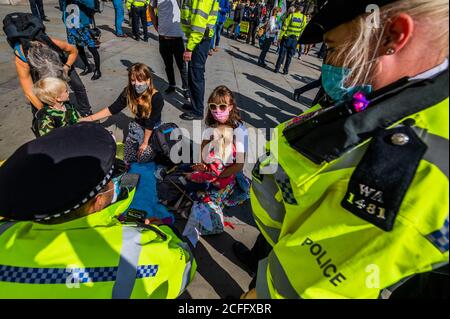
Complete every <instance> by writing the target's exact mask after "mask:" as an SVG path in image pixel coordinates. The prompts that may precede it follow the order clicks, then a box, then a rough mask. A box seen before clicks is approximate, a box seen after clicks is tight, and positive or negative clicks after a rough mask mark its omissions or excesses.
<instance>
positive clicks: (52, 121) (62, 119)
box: [36, 102, 81, 136]
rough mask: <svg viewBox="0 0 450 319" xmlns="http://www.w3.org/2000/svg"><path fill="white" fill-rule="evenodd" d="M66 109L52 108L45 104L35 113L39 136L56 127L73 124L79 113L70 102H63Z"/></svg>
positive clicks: (76, 120) (78, 117)
mask: <svg viewBox="0 0 450 319" xmlns="http://www.w3.org/2000/svg"><path fill="white" fill-rule="evenodd" d="M64 106H65V108H66V111H61V110H57V109H53V108H51V107H50V106H48V105H45V106H44V107H43V108H42V109H40V110H39V111H38V112H37V113H36V123H37V128H38V132H39V136H43V135H45V134H47V133H49V132H50V131H52V130H54V129H55V128H58V127H64V126H68V125H73V124H75V123H77V122H78V120H79V119H80V117H81V116H80V114H79V113H78V111H77V110H76V109H75V107H74V106H73V105H72V104H70V103H67V102H66V103H64Z"/></svg>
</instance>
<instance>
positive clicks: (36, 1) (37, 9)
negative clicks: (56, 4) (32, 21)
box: [29, 0, 50, 22]
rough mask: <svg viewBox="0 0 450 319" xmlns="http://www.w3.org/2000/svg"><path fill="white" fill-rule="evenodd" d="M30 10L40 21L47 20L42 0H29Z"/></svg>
mask: <svg viewBox="0 0 450 319" xmlns="http://www.w3.org/2000/svg"><path fill="white" fill-rule="evenodd" d="M29 2H30V8H31V12H32V13H33V15H34V16H36V17H38V18H40V19H41V20H42V21H45V22H49V21H50V19H48V18H47V16H46V15H45V12H44V3H43V0H29Z"/></svg>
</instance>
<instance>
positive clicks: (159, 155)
mask: <svg viewBox="0 0 450 319" xmlns="http://www.w3.org/2000/svg"><path fill="white" fill-rule="evenodd" d="M176 129H179V127H178V125H176V124H175V123H164V124H162V125H161V126H159V127H158V128H157V129H155V130H153V134H152V137H151V141H150V143H151V148H152V150H153V151H154V152H155V154H156V157H155V163H156V164H159V165H165V166H173V165H174V163H173V162H172V161H171V160H170V150H171V149H172V146H174V145H175V144H176V143H178V142H179V141H181V139H182V137H179V138H178V139H176V140H171V139H170V135H171V133H172V132H173V131H174V130H176Z"/></svg>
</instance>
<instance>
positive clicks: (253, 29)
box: [246, 21, 258, 45]
mask: <svg viewBox="0 0 450 319" xmlns="http://www.w3.org/2000/svg"><path fill="white" fill-rule="evenodd" d="M257 27H258V21H250V27H249V29H248V34H247V40H246V42H247V43H250V38H251V40H252V45H255V38H256V28H257Z"/></svg>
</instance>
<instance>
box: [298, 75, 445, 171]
mask: <svg viewBox="0 0 450 319" xmlns="http://www.w3.org/2000/svg"><path fill="white" fill-rule="evenodd" d="M402 82H403V83H404V82H405V81H404V79H403V81H402ZM374 93H375V94H376V93H377V92H374ZM385 95H387V96H388V97H387V98H386V99H385V100H383V101H381V102H379V103H378V104H376V105H372V106H371V107H370V108H368V109H367V110H365V111H363V112H361V113H356V114H353V115H351V116H348V117H345V118H341V119H339V120H337V121H334V122H331V123H329V124H324V125H322V126H319V127H317V128H315V129H314V130H312V131H311V132H309V133H307V134H305V135H304V136H303V137H301V138H300V139H299V140H298V141H297V142H296V149H297V150H298V151H300V152H301V153H302V154H303V155H304V156H306V157H307V158H309V159H310V160H312V161H313V162H314V163H316V164H321V163H323V162H331V161H333V160H335V159H337V158H339V157H340V156H341V155H343V154H344V153H346V152H348V151H349V150H351V149H352V148H354V147H355V146H357V145H359V144H360V143H361V142H363V141H364V140H366V139H368V138H370V137H372V136H373V134H374V133H375V132H376V131H378V130H380V129H386V128H388V127H389V126H391V125H393V124H395V123H396V122H398V121H401V120H402V119H403V118H406V117H408V116H410V115H413V114H415V113H418V112H420V111H422V110H425V109H427V108H429V107H432V106H435V105H436V104H438V103H440V102H442V101H443V100H445V99H446V98H448V96H449V78H448V68H447V69H446V70H444V71H443V72H441V73H439V74H438V75H436V76H435V77H433V78H429V79H424V80H414V81H411V82H410V83H409V84H408V85H407V86H406V87H405V88H401V89H400V91H399V92H395V93H393V94H392V95H390V96H389V92H387V93H386V92H385Z"/></svg>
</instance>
